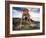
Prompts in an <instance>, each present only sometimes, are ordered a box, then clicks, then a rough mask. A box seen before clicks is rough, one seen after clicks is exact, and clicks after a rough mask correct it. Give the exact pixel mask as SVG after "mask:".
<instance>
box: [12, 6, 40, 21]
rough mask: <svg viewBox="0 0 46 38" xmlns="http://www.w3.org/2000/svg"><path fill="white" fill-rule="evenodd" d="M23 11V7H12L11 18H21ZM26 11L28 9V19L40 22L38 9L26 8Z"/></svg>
mask: <svg viewBox="0 0 46 38" xmlns="http://www.w3.org/2000/svg"><path fill="white" fill-rule="evenodd" d="M24 9H25V8H23V7H13V8H12V16H13V18H15V17H16V18H21V17H22V14H23V10H24ZM26 9H30V10H29V14H30V18H31V19H32V20H35V21H39V20H40V8H26Z"/></svg>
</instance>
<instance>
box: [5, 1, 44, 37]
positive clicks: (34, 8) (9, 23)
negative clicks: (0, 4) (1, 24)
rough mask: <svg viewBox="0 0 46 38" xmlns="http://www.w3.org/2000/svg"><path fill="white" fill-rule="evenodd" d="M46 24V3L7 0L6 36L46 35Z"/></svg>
mask: <svg viewBox="0 0 46 38" xmlns="http://www.w3.org/2000/svg"><path fill="white" fill-rule="evenodd" d="M44 26H45V7H44V3H36V2H20V1H6V3H5V36H6V37H18V36H33V35H44V33H45V31H44V30H45V29H44V28H45V27H44Z"/></svg>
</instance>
